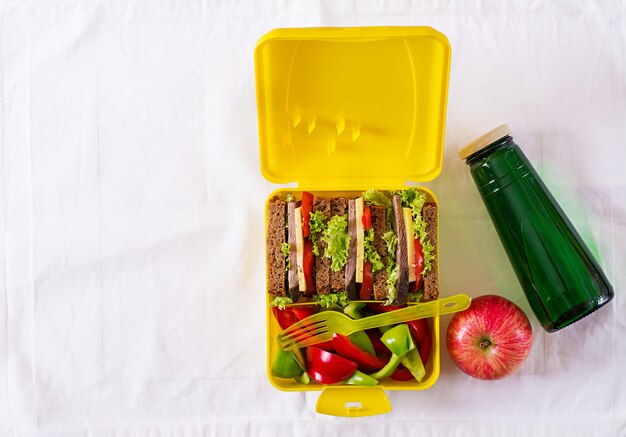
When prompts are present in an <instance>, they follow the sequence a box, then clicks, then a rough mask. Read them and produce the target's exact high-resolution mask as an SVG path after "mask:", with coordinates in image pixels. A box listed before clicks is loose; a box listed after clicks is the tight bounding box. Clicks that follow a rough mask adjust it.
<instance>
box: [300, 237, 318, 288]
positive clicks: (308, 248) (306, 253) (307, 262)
mask: <svg viewBox="0 0 626 437" xmlns="http://www.w3.org/2000/svg"><path fill="white" fill-rule="evenodd" d="M302 251H303V257H302V264H303V266H302V270H303V272H304V280H305V282H306V294H313V293H314V292H315V281H314V280H313V264H314V263H315V258H314V256H313V243H312V242H311V240H310V239H309V238H307V239H305V240H304V246H303V247H302Z"/></svg>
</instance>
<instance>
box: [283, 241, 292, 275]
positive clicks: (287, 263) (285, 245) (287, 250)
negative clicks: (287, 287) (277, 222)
mask: <svg viewBox="0 0 626 437" xmlns="http://www.w3.org/2000/svg"><path fill="white" fill-rule="evenodd" d="M280 251H281V252H282V253H283V255H285V271H286V272H288V271H289V269H290V268H291V261H290V260H289V253H290V251H291V244H289V243H283V245H282V246H280Z"/></svg>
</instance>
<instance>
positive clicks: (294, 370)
mask: <svg viewBox="0 0 626 437" xmlns="http://www.w3.org/2000/svg"><path fill="white" fill-rule="evenodd" d="M304 370H305V369H304V368H303V367H302V365H301V363H300V362H299V361H298V360H297V358H296V356H295V354H294V353H293V352H287V351H284V350H282V349H280V348H278V350H277V351H276V356H275V357H274V362H273V363H272V375H273V376H276V377H278V378H293V377H295V376H299V375H301V374H302V373H303V372H304Z"/></svg>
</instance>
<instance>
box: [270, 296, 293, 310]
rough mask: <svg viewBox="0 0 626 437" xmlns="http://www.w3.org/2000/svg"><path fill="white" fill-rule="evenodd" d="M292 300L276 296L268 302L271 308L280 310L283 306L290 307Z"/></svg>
mask: <svg viewBox="0 0 626 437" xmlns="http://www.w3.org/2000/svg"><path fill="white" fill-rule="evenodd" d="M292 303H293V300H292V299H291V298H290V297H287V296H276V297H274V299H272V300H271V301H270V306H271V307H278V308H279V309H281V310H284V309H285V306H287V305H291V304H292Z"/></svg>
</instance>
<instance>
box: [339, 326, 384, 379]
mask: <svg viewBox="0 0 626 437" xmlns="http://www.w3.org/2000/svg"><path fill="white" fill-rule="evenodd" d="M366 337H367V336H366ZM333 346H334V347H335V352H336V353H337V354H338V355H340V356H342V357H344V358H346V359H348V360H350V361H353V362H355V363H357V365H358V368H359V370H361V371H363V372H376V371H378V370H380V369H382V368H383V367H385V364H386V360H384V359H381V358H378V357H377V356H376V355H373V354H371V353H368V352H365V351H364V350H362V349H361V348H359V347H358V346H356V345H355V344H354V343H353V342H352V341H351V340H350V338H349V337H347V336H345V335H341V334H337V333H335V334H333Z"/></svg>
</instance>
